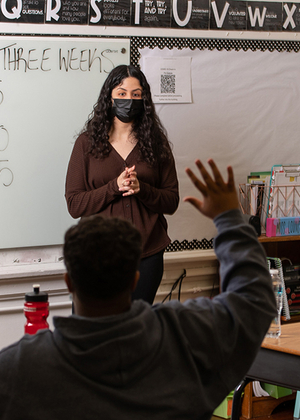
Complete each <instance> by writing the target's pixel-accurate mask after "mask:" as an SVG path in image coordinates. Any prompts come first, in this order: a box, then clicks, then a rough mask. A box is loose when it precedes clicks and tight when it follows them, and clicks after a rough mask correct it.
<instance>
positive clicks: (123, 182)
mask: <svg viewBox="0 0 300 420" xmlns="http://www.w3.org/2000/svg"><path fill="white" fill-rule="evenodd" d="M134 170H135V165H133V166H131V168H127V167H126V168H125V171H123V172H122V173H121V174H120V175H119V176H118V178H117V184H118V187H119V189H120V188H123V187H127V186H128V187H129V188H128V189H130V174H131V173H132V172H133V171H134Z"/></svg>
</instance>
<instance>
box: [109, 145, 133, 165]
mask: <svg viewBox="0 0 300 420" xmlns="http://www.w3.org/2000/svg"><path fill="white" fill-rule="evenodd" d="M109 144H110V147H111V149H112V150H113V151H114V152H115V154H116V155H117V156H118V157H119V158H120V159H122V162H127V161H128V158H129V156H130V155H131V154H132V153H133V151H134V150H135V149H136V147H137V145H138V144H137V143H136V144H135V145H134V147H133V148H132V149H131V151H130V152H129V153H128V155H127V156H126V158H125V159H124V158H123V157H122V156H121V155H120V153H119V152H118V151H117V150H116V149H115V148H114V146H113V145H112V144H111V143H109Z"/></svg>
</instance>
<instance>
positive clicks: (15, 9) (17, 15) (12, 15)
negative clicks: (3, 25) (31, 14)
mask: <svg viewBox="0 0 300 420" xmlns="http://www.w3.org/2000/svg"><path fill="white" fill-rule="evenodd" d="M6 2H7V0H2V2H1V12H2V13H3V16H5V17H6V19H19V18H20V17H21V10H22V0H17V7H15V6H14V7H13V8H12V9H11V10H12V13H9V12H8V10H7V8H6Z"/></svg>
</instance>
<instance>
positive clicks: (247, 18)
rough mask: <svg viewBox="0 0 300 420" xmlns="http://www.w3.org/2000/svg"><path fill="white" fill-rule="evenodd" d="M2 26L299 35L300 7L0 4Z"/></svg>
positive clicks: (151, 1)
mask: <svg viewBox="0 0 300 420" xmlns="http://www.w3.org/2000/svg"><path fill="white" fill-rule="evenodd" d="M0 22H5V23H21V24H23V23H25V24H26V23H27V24H28V23H31V24H55V25H90V26H93V25H99V26H101V25H102V26H119V27H120V26H132V27H148V28H149V27H150V28H176V29H194V30H195V29H199V30H208V31H209V30H230V31H241V30H243V31H244V30H247V31H268V32H281V31H294V32H298V31H300V6H299V3H293V2H289V3H286V2H280V1H279V2H276V1H275V2H274V1H243V0H0Z"/></svg>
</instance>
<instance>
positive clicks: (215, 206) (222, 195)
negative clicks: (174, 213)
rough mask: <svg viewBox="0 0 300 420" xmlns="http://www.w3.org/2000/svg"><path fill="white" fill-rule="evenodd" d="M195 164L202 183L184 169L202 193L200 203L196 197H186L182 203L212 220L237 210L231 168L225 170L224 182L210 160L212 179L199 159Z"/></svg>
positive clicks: (188, 169)
mask: <svg viewBox="0 0 300 420" xmlns="http://www.w3.org/2000/svg"><path fill="white" fill-rule="evenodd" d="M195 163H196V165H197V167H198V169H199V171H200V173H201V175H202V178H203V181H201V180H200V179H199V178H197V176H196V175H195V174H194V172H193V171H192V170H191V169H190V168H187V169H186V173H187V174H188V176H189V177H190V179H191V181H192V182H193V183H194V184H195V186H196V188H197V189H198V190H199V191H200V192H201V193H202V196H203V198H202V201H201V200H199V199H198V198H196V197H191V196H188V197H185V198H184V200H183V201H187V202H189V203H191V204H192V205H193V206H195V207H196V209H198V210H199V211H200V212H201V213H202V214H204V216H207V217H209V218H211V219H214V218H215V217H216V216H218V215H219V214H221V213H223V212H224V211H227V210H232V209H237V208H239V202H238V197H237V193H236V189H235V185H234V178H233V170H232V167H231V166H228V168H227V172H228V181H227V182H225V181H224V180H223V178H222V175H221V174H220V171H219V169H218V167H217V165H216V164H215V162H214V161H213V160H212V159H209V160H208V164H209V166H210V167H211V170H212V173H213V177H212V176H211V175H210V174H209V173H208V171H207V170H206V169H205V167H204V166H203V164H202V163H201V161H200V160H199V159H197V160H196V162H195Z"/></svg>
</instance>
